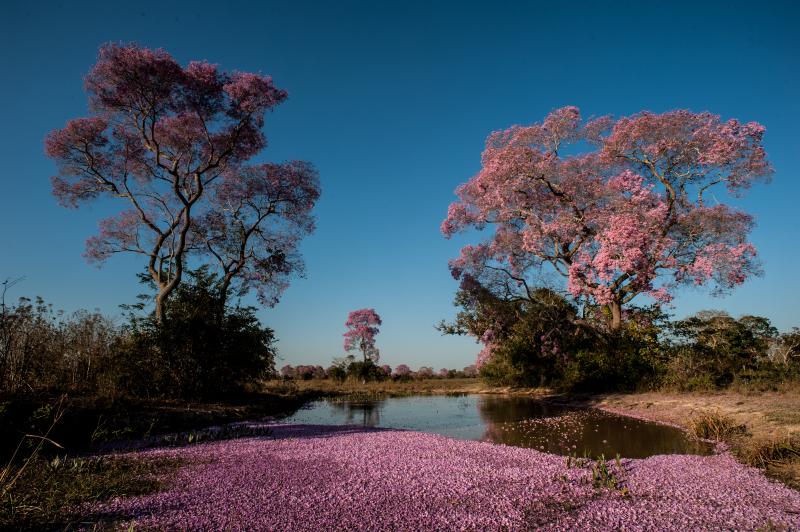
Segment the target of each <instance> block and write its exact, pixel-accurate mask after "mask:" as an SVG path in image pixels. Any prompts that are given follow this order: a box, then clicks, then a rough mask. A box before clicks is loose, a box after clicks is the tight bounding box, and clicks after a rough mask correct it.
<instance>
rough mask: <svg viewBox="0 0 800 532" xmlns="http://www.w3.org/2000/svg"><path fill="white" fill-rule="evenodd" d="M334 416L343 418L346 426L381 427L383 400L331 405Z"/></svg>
mask: <svg viewBox="0 0 800 532" xmlns="http://www.w3.org/2000/svg"><path fill="white" fill-rule="evenodd" d="M330 406H331V409H332V412H333V414H334V416H341V417H340V419H343V420H344V423H345V424H348V425H350V424H358V425H362V426H364V427H379V426H380V423H381V408H382V407H383V400H370V401H341V402H335V401H334V402H331V403H330Z"/></svg>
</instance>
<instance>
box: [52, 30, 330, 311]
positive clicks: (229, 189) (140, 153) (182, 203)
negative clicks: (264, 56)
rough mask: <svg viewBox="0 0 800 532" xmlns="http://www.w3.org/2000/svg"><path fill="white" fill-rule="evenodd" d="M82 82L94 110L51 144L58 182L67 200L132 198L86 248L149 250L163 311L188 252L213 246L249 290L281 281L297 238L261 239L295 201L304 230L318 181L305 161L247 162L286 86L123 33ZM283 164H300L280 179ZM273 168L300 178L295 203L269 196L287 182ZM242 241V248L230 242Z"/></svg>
mask: <svg viewBox="0 0 800 532" xmlns="http://www.w3.org/2000/svg"><path fill="white" fill-rule="evenodd" d="M85 87H86V90H87V92H88V94H89V104H90V111H91V115H90V116H89V117H87V118H78V119H74V120H70V121H69V122H68V123H67V124H66V126H65V127H64V128H63V129H58V130H55V131H53V132H51V133H50V134H49V135H48V136H47V139H46V142H45V144H46V151H47V154H48V155H49V156H50V157H51V158H53V159H54V160H55V162H56V164H57V166H58V171H59V172H58V175H57V176H55V177H53V179H52V184H53V193H54V194H55V196H56V197H57V198H58V200H59V202H60V203H61V204H62V205H64V206H67V207H77V206H78V205H79V204H81V203H83V202H88V201H91V200H95V199H97V198H99V197H108V198H113V199H116V200H119V201H120V202H121V203H122V204H123V205H125V207H124V208H122V210H120V211H119V212H118V213H117V214H116V215H115V216H112V217H110V218H107V219H105V220H103V221H101V222H100V230H99V234H98V235H96V236H94V237H91V238H90V239H89V240H88V241H87V249H86V257H87V258H88V259H89V260H90V261H96V262H103V261H105V260H106V259H108V258H109V257H110V256H111V255H114V254H116V253H134V254H137V255H141V256H142V258H143V259H144V260H145V262H146V265H147V271H148V273H149V275H150V277H151V278H152V280H153V282H154V283H155V285H156V287H157V289H158V293H157V295H156V297H155V313H156V317H157V319H158V320H159V321H162V320H163V309H164V301H165V299H166V298H167V297H168V296H169V295H170V294H171V293H172V292H173V291H174V290H175V288H176V287H177V286H178V284H179V283H180V282H181V279H182V275H183V270H184V268H185V264H186V258H187V256H188V254H189V253H191V252H197V253H201V254H202V257H203V258H204V259H206V258H208V256H207V254H209V253H210V254H211V255H212V256H213V257H214V258H215V259H216V260H217V261H218V262H219V264H220V267H221V271H222V276H223V278H224V279H226V278H228V277H229V276H230V277H231V278H232V277H236V276H240V277H241V279H242V287H243V288H245V289H249V288H251V287H256V288H257V289H258V288H261V287H263V285H265V284H269V283H272V282H274V281H276V280H277V282H278V284H280V282H281V281H280V279H282V276H283V275H284V274H285V272H286V271H287V270H288V269H289V266H288V265H287V264H288V263H286V262H284V258H285V257H287V256H289V255H291V253H292V252H293V251H294V240H296V238H294V237H291V236H289V235H288V234H287V233H286V232H284V231H273V230H268V231H265V232H266V233H267V234H268V236H266V237H264V238H262V235H261V234H260V232H261V231H262V228H263V227H264V225H265V224H273V221H274V219H275V218H281V216H283V215H284V214H286V211H287V210H290V211H292V213H291V215H290V216H289V220H288V221H286V222H279V223H278V225H282V224H284V223H285V224H286V226H287V227H288V226H290V225H294V227H295V228H296V230H297V233H296V235H295V237H296V236H301V235H302V234H303V233H304V232H308V231H310V230H311V229H312V228H313V226H311V225H309V223H308V220H307V219H306V218H305V217H306V216H307V214H308V212H307V211H308V210H310V205H313V201H314V200H315V199H316V196H315V193H314V192H310V193H309V192H308V190H310V189H313V190H317V184H316V175H315V174H314V172H313V170H312V169H311V168H310V167H308V166H307V165H306V166H303V165H298V164H296V163H290V164H289V165H286V166H285V168H284V167H278V168H275V167H253V168H250V167H247V166H246V165H245V163H246V162H247V161H248V160H249V159H250V158H251V157H253V156H254V155H256V154H257V153H259V152H260V151H261V150H262V149H263V148H264V147H265V145H266V139H265V137H264V134H263V133H262V131H261V129H262V127H263V125H264V116H265V114H266V112H267V111H269V110H271V109H272V108H273V107H275V106H276V105H278V104H279V103H281V102H283V101H284V100H285V99H286V92H285V91H284V90H282V89H279V88H277V87H275V85H274V84H273V82H272V80H271V79H270V78H269V77H264V76H260V75H257V74H251V73H244V72H232V73H230V72H223V71H220V70H219V69H218V68H217V66H216V65H212V64H209V63H206V62H197V61H196V62H192V63H189V65H188V66H186V67H182V66H181V65H180V64H178V63H177V62H176V61H175V60H174V59H173V58H172V57H171V56H170V55H169V54H168V53H167V52H165V51H163V50H149V49H146V48H140V47H138V46H135V45H125V46H123V45H116V44H109V45H106V46H104V47H102V48H101V49H100V52H99V55H98V60H97V63H96V64H95V65H94V67H93V68H92V69H91V71H90V72H89V74H88V75H87V76H86V78H85ZM282 172H283V173H284V174H292V175H291V177H285V176H283V177H280V178H276V175H277V174H280V173H282ZM259 179H260V180H262V181H264V183H263V184H258V181H259ZM276 179H277V181H278V182H280V183H281V184H287V186H291V185H288V183H289V182H293V183H296V182H297V181H301V182H302V183H303V184H302V186H301V187H300V188H305V192H303V193H301V194H299V196H300V197H299V198H298V199H297V200H296V201H297V205H296V206H293V207H292V208H291V209H288V208H286V207H283V206H282V207H275V208H271V207H270V206H271V205H272V204H273V203H275V201H273V200H274V198H275V194H273V192H274V190H273V189H275V188H280V186H281V185H279V184H276ZM243 195H244V196H248V197H246V198H243V197H242V196H243ZM281 197H283V196H281ZM249 200H252V204H250V203H249ZM240 203H243V204H242V205H240ZM237 208H238V210H237ZM281 209H283V210H281ZM298 211H304V212H303V213H302V214H301V213H299V212H298ZM267 212H268V213H269V215H266V216H265V215H264V214H265V213H267ZM269 216H272V217H271V218H269ZM201 219H203V220H204V222H203V224H200V223H199V221H200V220H201ZM233 233H236V235H235V236H233ZM223 234H224V235H225V236H222V235H223ZM264 241H268V242H269V243H270V244H266V245H265V244H264V243H263V242H264ZM234 243H235V244H238V245H239V249H240V250H241V249H242V248H243V251H242V252H241V253H239V254H235V253H232V252H231V251H230V249H228V248H230V247H232V246H233V244H234ZM281 246H286V247H287V248H288V253H287V252H283V253H282V252H281V250H280V248H281ZM234 262H235V264H234ZM226 265H227V266H226ZM232 282H233V281H232V279H230V280H228V283H229V284H230V283H232ZM267 292H269V290H264V293H265V294H266V293H267ZM264 297H265V299H269V297H267V296H266V295H265V296H264Z"/></svg>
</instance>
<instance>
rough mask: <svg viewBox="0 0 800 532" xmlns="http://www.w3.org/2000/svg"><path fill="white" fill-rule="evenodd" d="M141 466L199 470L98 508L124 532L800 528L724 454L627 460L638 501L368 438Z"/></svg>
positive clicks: (434, 440)
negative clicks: (153, 530) (133, 528)
mask: <svg viewBox="0 0 800 532" xmlns="http://www.w3.org/2000/svg"><path fill="white" fill-rule="evenodd" d="M141 456H175V457H180V458H182V459H185V460H187V463H188V465H186V466H184V467H182V468H181V469H180V470H179V471H178V472H177V473H176V474H175V476H174V477H173V478H171V479H169V481H168V482H167V489H166V490H165V491H162V492H160V493H154V494H150V495H146V496H141V497H134V498H129V499H115V500H112V501H108V502H106V503H102V504H98V505H96V506H95V507H94V508H93V510H94V511H95V512H96V513H97V514H98V515H100V516H108V517H112V518H113V517H114V516H117V517H118V518H119V519H121V521H120V526H121V527H122V528H128V526H129V524H130V523H131V522H134V524H135V525H136V528H137V529H139V528H140V527H142V528H145V529H151V528H156V529H170V530H171V529H181V530H223V529H224V530H280V531H289V530H309V531H311V530H313V531H322V530H415V531H418V530H525V529H531V528H535V529H546V530H619V529H623V530H697V529H703V530H708V529H712V530H756V529H759V528H765V527H766V528H768V529H778V530H783V529H789V530H800V492H796V491H794V490H791V489H789V488H787V487H785V486H783V485H781V484H778V483H775V482H772V481H770V480H768V479H766V478H765V477H764V476H763V475H762V474H761V473H760V472H759V471H757V470H755V469H752V468H749V467H745V466H743V465H741V464H739V463H737V462H736V461H735V460H734V459H733V458H732V457H731V456H730V455H728V454H725V453H723V454H717V455H714V456H688V455H671V456H654V457H651V458H647V459H643V460H622V462H621V471H616V474H617V475H618V478H619V479H620V480H621V486H624V487H625V488H627V491H628V492H629V494H624V493H623V492H622V490H620V489H610V488H602V487H595V486H594V485H593V484H592V481H591V471H590V469H589V468H588V467H575V466H572V467H569V466H568V464H567V461H566V460H565V458H564V457H562V456H557V455H551V454H545V453H541V452H539V451H536V450H533V449H523V448H517V447H508V446H504V445H495V444H491V443H484V442H477V441H460V440H453V439H449V438H445V437H442V436H436V435H431V434H424V433H419V432H407V431H398V430H370V429H363V428H361V427H333V426H326V427H322V426H311V425H272V426H270V427H269V429H268V432H267V433H266V435H265V436H261V437H248V438H240V439H235V440H228V441H219V442H212V443H205V444H200V445H194V446H188V447H183V448H172V449H153V450H149V451H144V452H142V453H141ZM609 466H610V467H611V468H612V469H615V470H616V469H617V466H616V464H615V463H614V461H610V462H609Z"/></svg>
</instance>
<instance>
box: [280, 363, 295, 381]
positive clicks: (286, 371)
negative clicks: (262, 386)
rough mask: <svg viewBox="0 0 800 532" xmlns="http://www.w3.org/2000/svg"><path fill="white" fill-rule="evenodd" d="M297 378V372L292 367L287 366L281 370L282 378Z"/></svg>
mask: <svg viewBox="0 0 800 532" xmlns="http://www.w3.org/2000/svg"><path fill="white" fill-rule="evenodd" d="M296 376H297V371H295V369H294V368H293V367H292V366H291V365H290V364H286V365H285V366H283V367H282V368H281V377H283V378H284V379H293V378H295V377H296Z"/></svg>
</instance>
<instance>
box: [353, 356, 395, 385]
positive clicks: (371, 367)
mask: <svg viewBox="0 0 800 532" xmlns="http://www.w3.org/2000/svg"><path fill="white" fill-rule="evenodd" d="M347 377H348V378H350V379H354V380H359V381H361V382H367V381H381V380H383V379H385V378H386V372H385V371H383V369H382V368H381V367H380V366H378V365H377V364H375V362H373V361H372V360H367V361H366V362H359V361H355V362H350V363H349V364H348V365H347Z"/></svg>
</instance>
